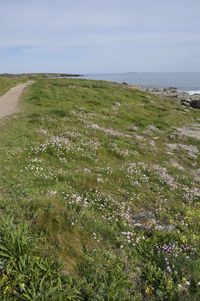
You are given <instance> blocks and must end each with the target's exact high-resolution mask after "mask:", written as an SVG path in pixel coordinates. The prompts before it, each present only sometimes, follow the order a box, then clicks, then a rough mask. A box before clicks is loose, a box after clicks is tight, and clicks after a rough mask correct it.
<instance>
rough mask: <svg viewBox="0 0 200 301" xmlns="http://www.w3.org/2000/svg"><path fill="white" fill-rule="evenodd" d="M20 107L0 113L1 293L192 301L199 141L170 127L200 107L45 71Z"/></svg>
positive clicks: (0, 82) (0, 85)
mask: <svg viewBox="0 0 200 301" xmlns="http://www.w3.org/2000/svg"><path fill="white" fill-rule="evenodd" d="M20 80H21V79H20ZM24 80H25V79H24ZM17 81H19V79H17ZM15 84H16V80H15V79H8V78H6V79H0V94H1V93H3V92H5V90H7V89H8V88H9V87H11V86H13V85H15ZM21 108H22V110H21V112H20V113H18V114H15V115H14V116H12V117H9V118H6V119H3V120H1V121H0V133H1V135H0V213H1V218H0V225H2V226H1V230H0V236H1V242H0V297H1V299H2V300H85V301H86V300H95V301H96V300H107V301H108V300H109V301H121V300H135V301H136V300H138V301H139V300H198V299H199V296H200V286H199V283H200V277H199V274H200V264H199V262H200V261H199V250H200V249H199V242H200V237H199V229H200V218H199V214H198V212H199V211H200V206H199V201H200V199H199V193H200V191H199V168H200V162H199V153H198V152H199V151H200V143H199V141H198V140H196V139H193V138H189V137H184V136H180V135H179V134H178V132H177V130H176V128H180V127H183V126H185V125H189V124H192V123H197V122H198V118H199V117H200V113H199V111H198V110H194V109H188V108H185V107H183V106H180V105H179V104H177V103H175V102H173V101H169V100H160V99H158V98H156V97H155V96H152V95H149V94H147V93H144V92H142V91H139V90H136V89H134V88H131V87H129V86H128V87H127V86H124V85H119V84H115V83H107V82H101V81H87V80H80V79H76V80H74V79H42V78H41V79H36V80H35V83H34V84H33V85H31V86H30V87H29V88H28V89H27V90H26V91H25V93H24V95H23V98H22V102H21ZM167 144H177V145H178V146H177V147H176V148H175V149H173V150H171V149H169V147H168V146H167ZM181 145H190V148H191V151H187V150H186V149H184V147H181ZM29 242H30V243H29Z"/></svg>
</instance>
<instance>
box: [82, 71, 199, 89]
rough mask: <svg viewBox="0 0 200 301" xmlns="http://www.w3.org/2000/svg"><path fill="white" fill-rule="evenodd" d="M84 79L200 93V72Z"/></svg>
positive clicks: (149, 73) (96, 75) (111, 75)
mask: <svg viewBox="0 0 200 301" xmlns="http://www.w3.org/2000/svg"><path fill="white" fill-rule="evenodd" d="M84 78H87V79H97V80H106V81H114V82H119V83H121V82H126V83H128V84H130V85H136V86H139V87H142V88H169V87H175V88H177V89H178V90H180V91H185V92H187V93H189V94H194V93H200V72H187V73H186V72H184V73H183V72H173V73H169V72H166V73H164V72H163V73H158V72H157V73H151V72H127V73H105V74H103V73H102V74H88V75H85V76H84Z"/></svg>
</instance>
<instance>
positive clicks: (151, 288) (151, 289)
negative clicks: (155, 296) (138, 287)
mask: <svg viewBox="0 0 200 301" xmlns="http://www.w3.org/2000/svg"><path fill="white" fill-rule="evenodd" d="M145 293H146V294H147V295H152V293H153V287H152V286H147V288H146V290H145Z"/></svg>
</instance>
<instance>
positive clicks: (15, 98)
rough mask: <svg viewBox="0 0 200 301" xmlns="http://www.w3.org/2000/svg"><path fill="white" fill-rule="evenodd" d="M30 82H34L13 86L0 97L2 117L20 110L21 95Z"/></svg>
mask: <svg viewBox="0 0 200 301" xmlns="http://www.w3.org/2000/svg"><path fill="white" fill-rule="evenodd" d="M30 84H32V82H31V81H29V82H27V83H25V84H20V85H18V86H16V87H13V88H11V89H10V90H9V91H8V92H6V93H5V94H4V95H3V96H1V97H0V119H1V118H3V117H5V116H8V115H11V114H13V113H15V112H17V111H18V104H19V99H20V96H21V94H22V93H23V91H24V89H25V88H26V87H27V86H28V85H30Z"/></svg>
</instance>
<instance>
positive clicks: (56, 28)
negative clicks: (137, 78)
mask: <svg viewBox="0 0 200 301" xmlns="http://www.w3.org/2000/svg"><path fill="white" fill-rule="evenodd" d="M198 71H200V0H0V73H3V72H8V73H23V72H66V73H67V72H69V73H79V74H80V73H81V74H89V73H115V72H198Z"/></svg>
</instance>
